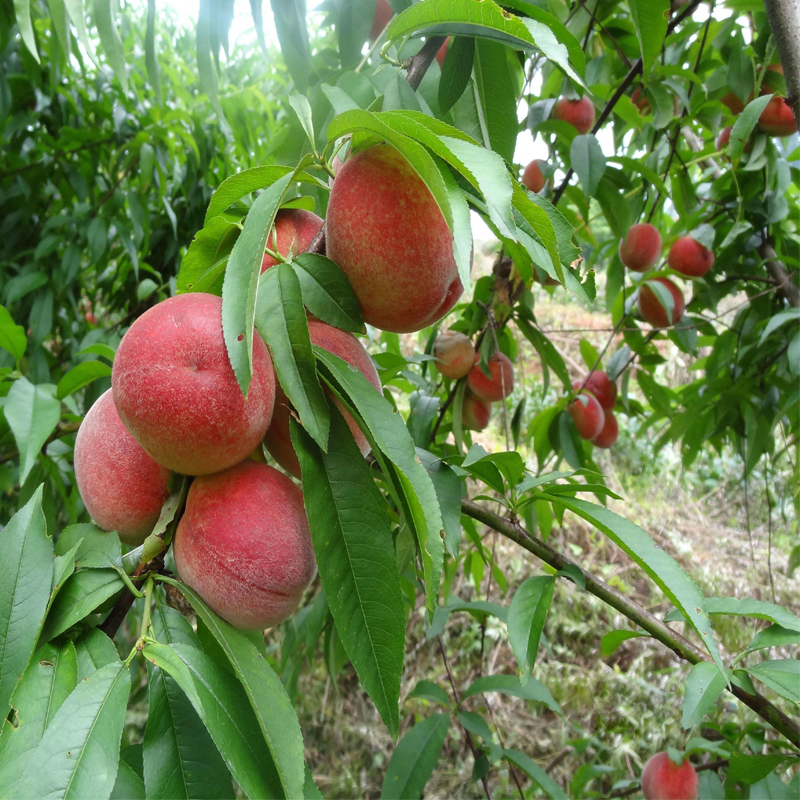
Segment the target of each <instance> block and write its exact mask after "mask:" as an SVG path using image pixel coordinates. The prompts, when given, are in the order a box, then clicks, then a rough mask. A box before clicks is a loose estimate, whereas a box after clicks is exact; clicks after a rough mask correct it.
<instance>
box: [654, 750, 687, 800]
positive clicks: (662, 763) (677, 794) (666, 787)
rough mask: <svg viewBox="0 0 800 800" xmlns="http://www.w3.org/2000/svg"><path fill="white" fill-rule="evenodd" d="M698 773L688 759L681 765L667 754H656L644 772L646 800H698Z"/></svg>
mask: <svg viewBox="0 0 800 800" xmlns="http://www.w3.org/2000/svg"><path fill="white" fill-rule="evenodd" d="M697 785H698V782H697V773H696V772H695V770H694V767H693V766H692V764H691V762H690V761H689V760H688V759H686V760H684V761H683V762H682V763H681V764H680V765H678V764H676V763H675V762H673V761H671V760H670V757H669V756H668V755H667V754H666V753H656V755H654V756H653V757H652V758H651V759H650V760H649V761H648V762H647V763H646V764H645V765H644V769H643V770H642V793H643V794H644V796H645V798H646V800H697Z"/></svg>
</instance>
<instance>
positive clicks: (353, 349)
mask: <svg viewBox="0 0 800 800" xmlns="http://www.w3.org/2000/svg"><path fill="white" fill-rule="evenodd" d="M308 332H309V334H310V336H311V342H312V344H316V345H319V346H320V347H322V348H324V349H325V350H327V351H328V352H329V353H333V354H334V355H336V356H339V358H342V359H344V360H345V361H346V362H347V363H348V364H350V365H351V366H353V367H357V368H358V369H359V370H361V374H362V375H363V376H364V377H365V378H366V379H367V380H368V381H369V382H370V383H371V384H372V385H373V386H374V387H375V390H376V391H378V392H380V391H381V381H380V378H379V377H378V371H377V370H376V369H375V364H374V363H373V361H372V358H371V357H370V354H369V353H368V352H367V351H366V350H365V349H364V346H363V345H362V344H361V342H359V341H358V339H356V337H355V336H353V334H352V333H348V332H347V331H343V330H340V329H339V328H334V327H333V326H332V325H326V324H325V323H324V322H320V320H317V319H310V320H309V321H308ZM275 383H276V386H277V393H276V396H275V411H274V413H273V415H272V424H271V425H270V426H269V430H267V435H266V436H265V437H264V444H265V445H266V446H267V450H269V452H270V455H271V456H272V457H273V458H274V459H275V460H276V461H277V462H278V463H279V464H280V465H281V466H282V467H283V468H284V469H285V470H286V471H287V472H290V473H291V474H292V475H294V476H295V478H299V477H300V462H299V461H298V459H297V453H295V451H294V447H293V445H292V437H291V433H290V430H289V420H290V418H291V414H292V410H291V404H290V403H289V398H288V397H287V396H286V394H285V393H284V391H283V389H281V387H280V384H279V383H278V381H277V377H276V379H275ZM333 402H334V404H335V405H336V407H337V408H338V409H339V411H340V412H341V413H342V416H344V419H345V422H347V427H348V428H350V432H351V433H352V434H353V437H354V438H355V440H356V444H357V445H358V447H359V449H360V450H361V452H362V453H363V455H365V456H366V455H367V454H368V453H369V450H370V446H369V442H368V441H367V437H366V436H364V433H363V432H362V431H361V428H359V427H358V423H356V421H355V420H354V419H353V417H352V416H351V415H350V414H349V413H348V411H347V410H346V409H345V407H344V406H343V405H342V403H341V401H340V400H339V399H338V398H334V399H333Z"/></svg>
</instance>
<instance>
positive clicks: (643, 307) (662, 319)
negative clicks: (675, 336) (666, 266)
mask: <svg viewBox="0 0 800 800" xmlns="http://www.w3.org/2000/svg"><path fill="white" fill-rule="evenodd" d="M656 282H658V283H660V284H661V285H662V286H665V287H666V288H667V289H668V290H669V293H670V294H671V295H672V300H673V308H672V313H671V314H669V313H667V309H666V308H664V306H663V305H662V303H661V298H660V297H659V296H658V295H657V294H656V292H655V291H654V290H653V289H652V288H651V287H650V286H649V284H651V283H656ZM638 307H639V313H640V314H641V315H642V319H643V320H645V322H649V323H650V324H651V325H652V326H653V327H654V328H669V327H671V326H672V325H676V324H677V323H678V322H680V321H681V319H682V318H683V312H684V311H686V303H685V301H684V299H683V292H682V291H681V290H680V289H679V288H678V287H677V286H676V285H675V284H674V283H673V282H672V281H671V280H670V279H669V278H654V279H653V280H652V281H645V282H644V283H643V284H642V285H641V286H640V287H639V298H638Z"/></svg>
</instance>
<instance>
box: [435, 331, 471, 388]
mask: <svg viewBox="0 0 800 800" xmlns="http://www.w3.org/2000/svg"><path fill="white" fill-rule="evenodd" d="M433 355H434V358H435V359H436V361H435V362H434V363H435V364H436V368H437V369H438V370H439V372H441V373H442V375H444V377H445V378H450V379H451V380H458V379H459V378H463V377H464V376H465V375H466V374H467V373H468V372H469V371H470V370H471V369H472V365H473V364H474V363H475V348H474V347H473V346H472V342H471V341H470V340H469V337H468V336H464V334H463V333H458V332H457V331H445V332H444V333H440V334H439V335H438V336H437V337H436V342H435V343H434V345H433Z"/></svg>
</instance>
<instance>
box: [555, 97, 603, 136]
mask: <svg viewBox="0 0 800 800" xmlns="http://www.w3.org/2000/svg"><path fill="white" fill-rule="evenodd" d="M550 116H551V117H552V118H553V119H560V120H563V121H564V122H569V124H570V125H572V127H573V128H575V130H576V131H578V133H589V131H590V130H591V129H592V125H594V106H593V105H592V101H591V100H590V99H589V98H588V97H581V99H580V100H567V98H566V97H562V98H561V99H560V100H559V101H558V102H557V103H556V104H555V106H553V112H552V114H551V115H550Z"/></svg>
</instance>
